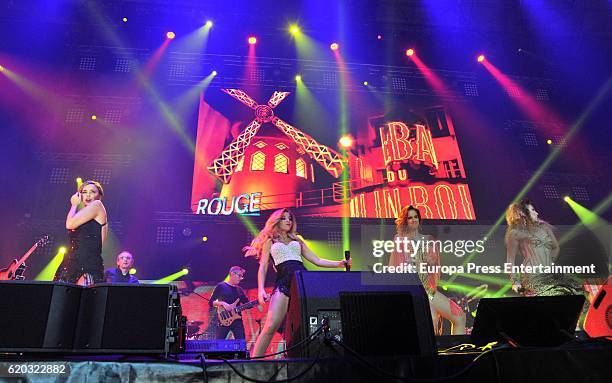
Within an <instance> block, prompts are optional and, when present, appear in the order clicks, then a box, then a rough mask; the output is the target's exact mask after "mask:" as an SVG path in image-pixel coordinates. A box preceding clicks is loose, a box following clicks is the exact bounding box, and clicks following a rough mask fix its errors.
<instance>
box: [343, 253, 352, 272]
mask: <svg viewBox="0 0 612 383" xmlns="http://www.w3.org/2000/svg"><path fill="white" fill-rule="evenodd" d="M344 259H345V260H346V263H345V264H344V268H345V270H346V271H351V266H349V264H348V261H349V259H351V251H350V250H344Z"/></svg>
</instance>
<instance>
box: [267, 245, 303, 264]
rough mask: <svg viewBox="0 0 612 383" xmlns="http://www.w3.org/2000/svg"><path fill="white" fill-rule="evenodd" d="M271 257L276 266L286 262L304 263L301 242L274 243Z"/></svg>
mask: <svg viewBox="0 0 612 383" xmlns="http://www.w3.org/2000/svg"><path fill="white" fill-rule="evenodd" d="M270 256H271V257H272V261H274V264H275V265H280V264H281V263H283V262H286V261H299V262H302V245H301V244H300V242H299V241H291V242H289V243H287V244H285V243H283V242H274V243H273V244H272V246H271V247H270Z"/></svg>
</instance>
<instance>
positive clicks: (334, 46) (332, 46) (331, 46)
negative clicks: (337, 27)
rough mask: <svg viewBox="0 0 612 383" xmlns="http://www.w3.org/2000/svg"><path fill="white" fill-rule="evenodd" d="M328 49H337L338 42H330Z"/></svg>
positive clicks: (338, 47) (338, 46)
mask: <svg viewBox="0 0 612 383" xmlns="http://www.w3.org/2000/svg"><path fill="white" fill-rule="evenodd" d="M329 49H331V50H332V51H337V50H338V49H340V45H339V44H338V43H331V45H330V46H329Z"/></svg>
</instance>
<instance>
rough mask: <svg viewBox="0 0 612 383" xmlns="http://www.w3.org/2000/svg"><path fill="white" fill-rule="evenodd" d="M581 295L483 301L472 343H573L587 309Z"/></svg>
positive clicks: (539, 344) (478, 311) (515, 344)
mask: <svg viewBox="0 0 612 383" xmlns="http://www.w3.org/2000/svg"><path fill="white" fill-rule="evenodd" d="M584 301H585V299H584V296H582V295H558V296H542V297H516V298H483V299H481V300H480V302H479V303H478V309H477V314H476V319H475V320H474V329H473V330H472V340H473V341H474V343H476V344H481V343H484V342H492V341H499V342H507V343H510V344H511V345H514V346H558V345H560V344H563V343H565V342H567V341H568V340H571V339H573V336H574V332H575V331H576V324H577V323H578V318H579V317H580V313H581V312H582V307H583V305H584Z"/></svg>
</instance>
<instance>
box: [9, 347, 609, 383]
mask: <svg viewBox="0 0 612 383" xmlns="http://www.w3.org/2000/svg"><path fill="white" fill-rule="evenodd" d="M454 351H455V353H449V354H444V355H436V356H430V357H410V356H401V357H384V358H383V357H378V358H374V357H368V358H366V359H365V360H358V359H356V358H355V357H351V356H341V355H338V356H335V357H329V356H327V357H324V358H320V359H284V360H259V361H256V360H231V361H222V360H206V362H205V364H204V363H202V360H201V359H200V358H199V357H198V356H197V355H191V356H189V357H186V356H185V355H183V356H182V358H181V360H180V361H178V360H172V359H161V358H160V359H156V358H151V357H143V356H133V355H132V356H121V355H102V356H98V355H88V356H64V357H61V358H60V357H58V356H57V355H55V356H53V357H50V356H47V357H44V358H43V357H41V356H23V355H21V356H18V355H11V354H5V355H3V356H2V360H1V361H0V381H2V382H18V381H19V382H75V383H76V382H79V383H81V382H211V383H212V382H214V383H221V382H223V383H227V382H248V381H272V382H274V381H286V380H287V379H291V378H294V377H298V376H299V378H297V379H292V381H296V382H321V383H323V382H333V383H341V382H351V383H353V382H386V381H389V382H391V381H395V382H397V381H402V380H404V381H414V380H416V381H418V380H419V379H429V380H431V379H434V380H435V381H448V378H450V377H453V376H454V378H453V380H452V381H454V382H473V381H478V382H512V383H516V382H549V381H554V382H589V383H593V382H602V383H603V382H606V383H607V382H610V381H612V368H610V365H609V363H610V361H611V360H612V342H610V341H605V340H589V341H581V342H573V343H570V344H567V345H565V346H563V347H557V348H521V349H513V348H501V349H498V350H494V351H488V352H486V353H483V352H482V351H479V350H478V352H465V350H464V351H463V352H458V351H459V350H458V349H457V348H455V350H454ZM366 363H368V364H369V365H367V364H366ZM49 365H56V366H64V367H63V368H64V369H65V370H64V373H63V374H60V373H49V374H42V373H35V372H34V369H35V368H37V369H38V370H39V372H40V369H41V368H46V369H49V367H48V366H49ZM24 366H25V367H24ZM45 366H47V367H45ZM204 367H205V368H204ZM376 369H378V371H377V370H376ZM18 370H20V371H18ZM10 371H12V372H10ZM28 371H29V372H28ZM204 371H205V372H204ZM17 372H25V374H24V373H17ZM383 372H384V373H386V374H387V375H388V376H384V375H383ZM393 375H394V376H399V377H402V378H403V379H402V380H399V379H394V378H392V377H391V376H393Z"/></svg>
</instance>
